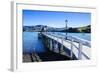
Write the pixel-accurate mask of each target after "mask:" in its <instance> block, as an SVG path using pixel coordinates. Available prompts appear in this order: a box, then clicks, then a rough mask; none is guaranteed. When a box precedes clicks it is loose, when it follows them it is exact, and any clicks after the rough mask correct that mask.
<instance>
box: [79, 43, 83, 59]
mask: <svg viewBox="0 0 100 73" xmlns="http://www.w3.org/2000/svg"><path fill="white" fill-rule="evenodd" d="M78 59H79V60H81V59H82V43H81V42H79V49H78Z"/></svg>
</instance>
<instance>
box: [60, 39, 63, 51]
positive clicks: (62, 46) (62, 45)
mask: <svg viewBox="0 0 100 73" xmlns="http://www.w3.org/2000/svg"><path fill="white" fill-rule="evenodd" d="M61 41H62V43H61V49H60V53H62V51H63V38H61Z"/></svg>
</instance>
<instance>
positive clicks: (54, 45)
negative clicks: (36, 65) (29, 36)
mask: <svg viewBox="0 0 100 73" xmlns="http://www.w3.org/2000/svg"><path fill="white" fill-rule="evenodd" d="M38 38H39V39H41V40H42V41H43V44H44V46H45V47H46V48H47V51H46V52H43V53H36V52H33V53H30V54H23V62H43V61H65V60H67V61H68V60H89V59H90V57H91V56H90V51H91V50H90V48H91V43H90V41H87V40H84V39H80V38H78V37H76V36H67V35H60V34H55V33H52V32H40V33H39V34H38Z"/></svg>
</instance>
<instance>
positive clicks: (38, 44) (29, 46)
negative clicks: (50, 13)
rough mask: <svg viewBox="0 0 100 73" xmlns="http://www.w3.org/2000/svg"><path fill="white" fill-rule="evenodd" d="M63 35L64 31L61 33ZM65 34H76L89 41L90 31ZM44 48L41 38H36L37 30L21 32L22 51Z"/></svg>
mask: <svg viewBox="0 0 100 73" xmlns="http://www.w3.org/2000/svg"><path fill="white" fill-rule="evenodd" d="M62 34H64V35H65V33H62ZM67 35H71V36H77V37H79V38H82V39H85V40H88V41H91V34H90V33H67ZM45 51H46V48H45V47H44V45H43V42H42V40H41V39H38V32H23V52H24V53H31V52H45Z"/></svg>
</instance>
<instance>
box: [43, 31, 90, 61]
mask: <svg viewBox="0 0 100 73" xmlns="http://www.w3.org/2000/svg"><path fill="white" fill-rule="evenodd" d="M42 34H44V35H45V36H47V37H49V38H51V39H53V40H56V41H57V42H59V43H61V44H62V45H63V46H65V47H66V48H68V47H69V46H66V44H70V48H68V49H70V51H71V54H70V57H71V58H72V57H73V53H74V55H75V56H76V57H77V59H79V60H81V59H84V58H85V59H90V54H89V53H90V51H87V50H90V48H91V43H90V41H87V40H84V39H80V38H78V37H76V36H67V35H66V36H65V35H57V34H54V33H48V32H43V33H42ZM58 39H59V40H58ZM60 40H61V41H60ZM62 42H63V43H62ZM86 47H87V48H86ZM83 50H84V51H83ZM76 51H78V52H76Z"/></svg>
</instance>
